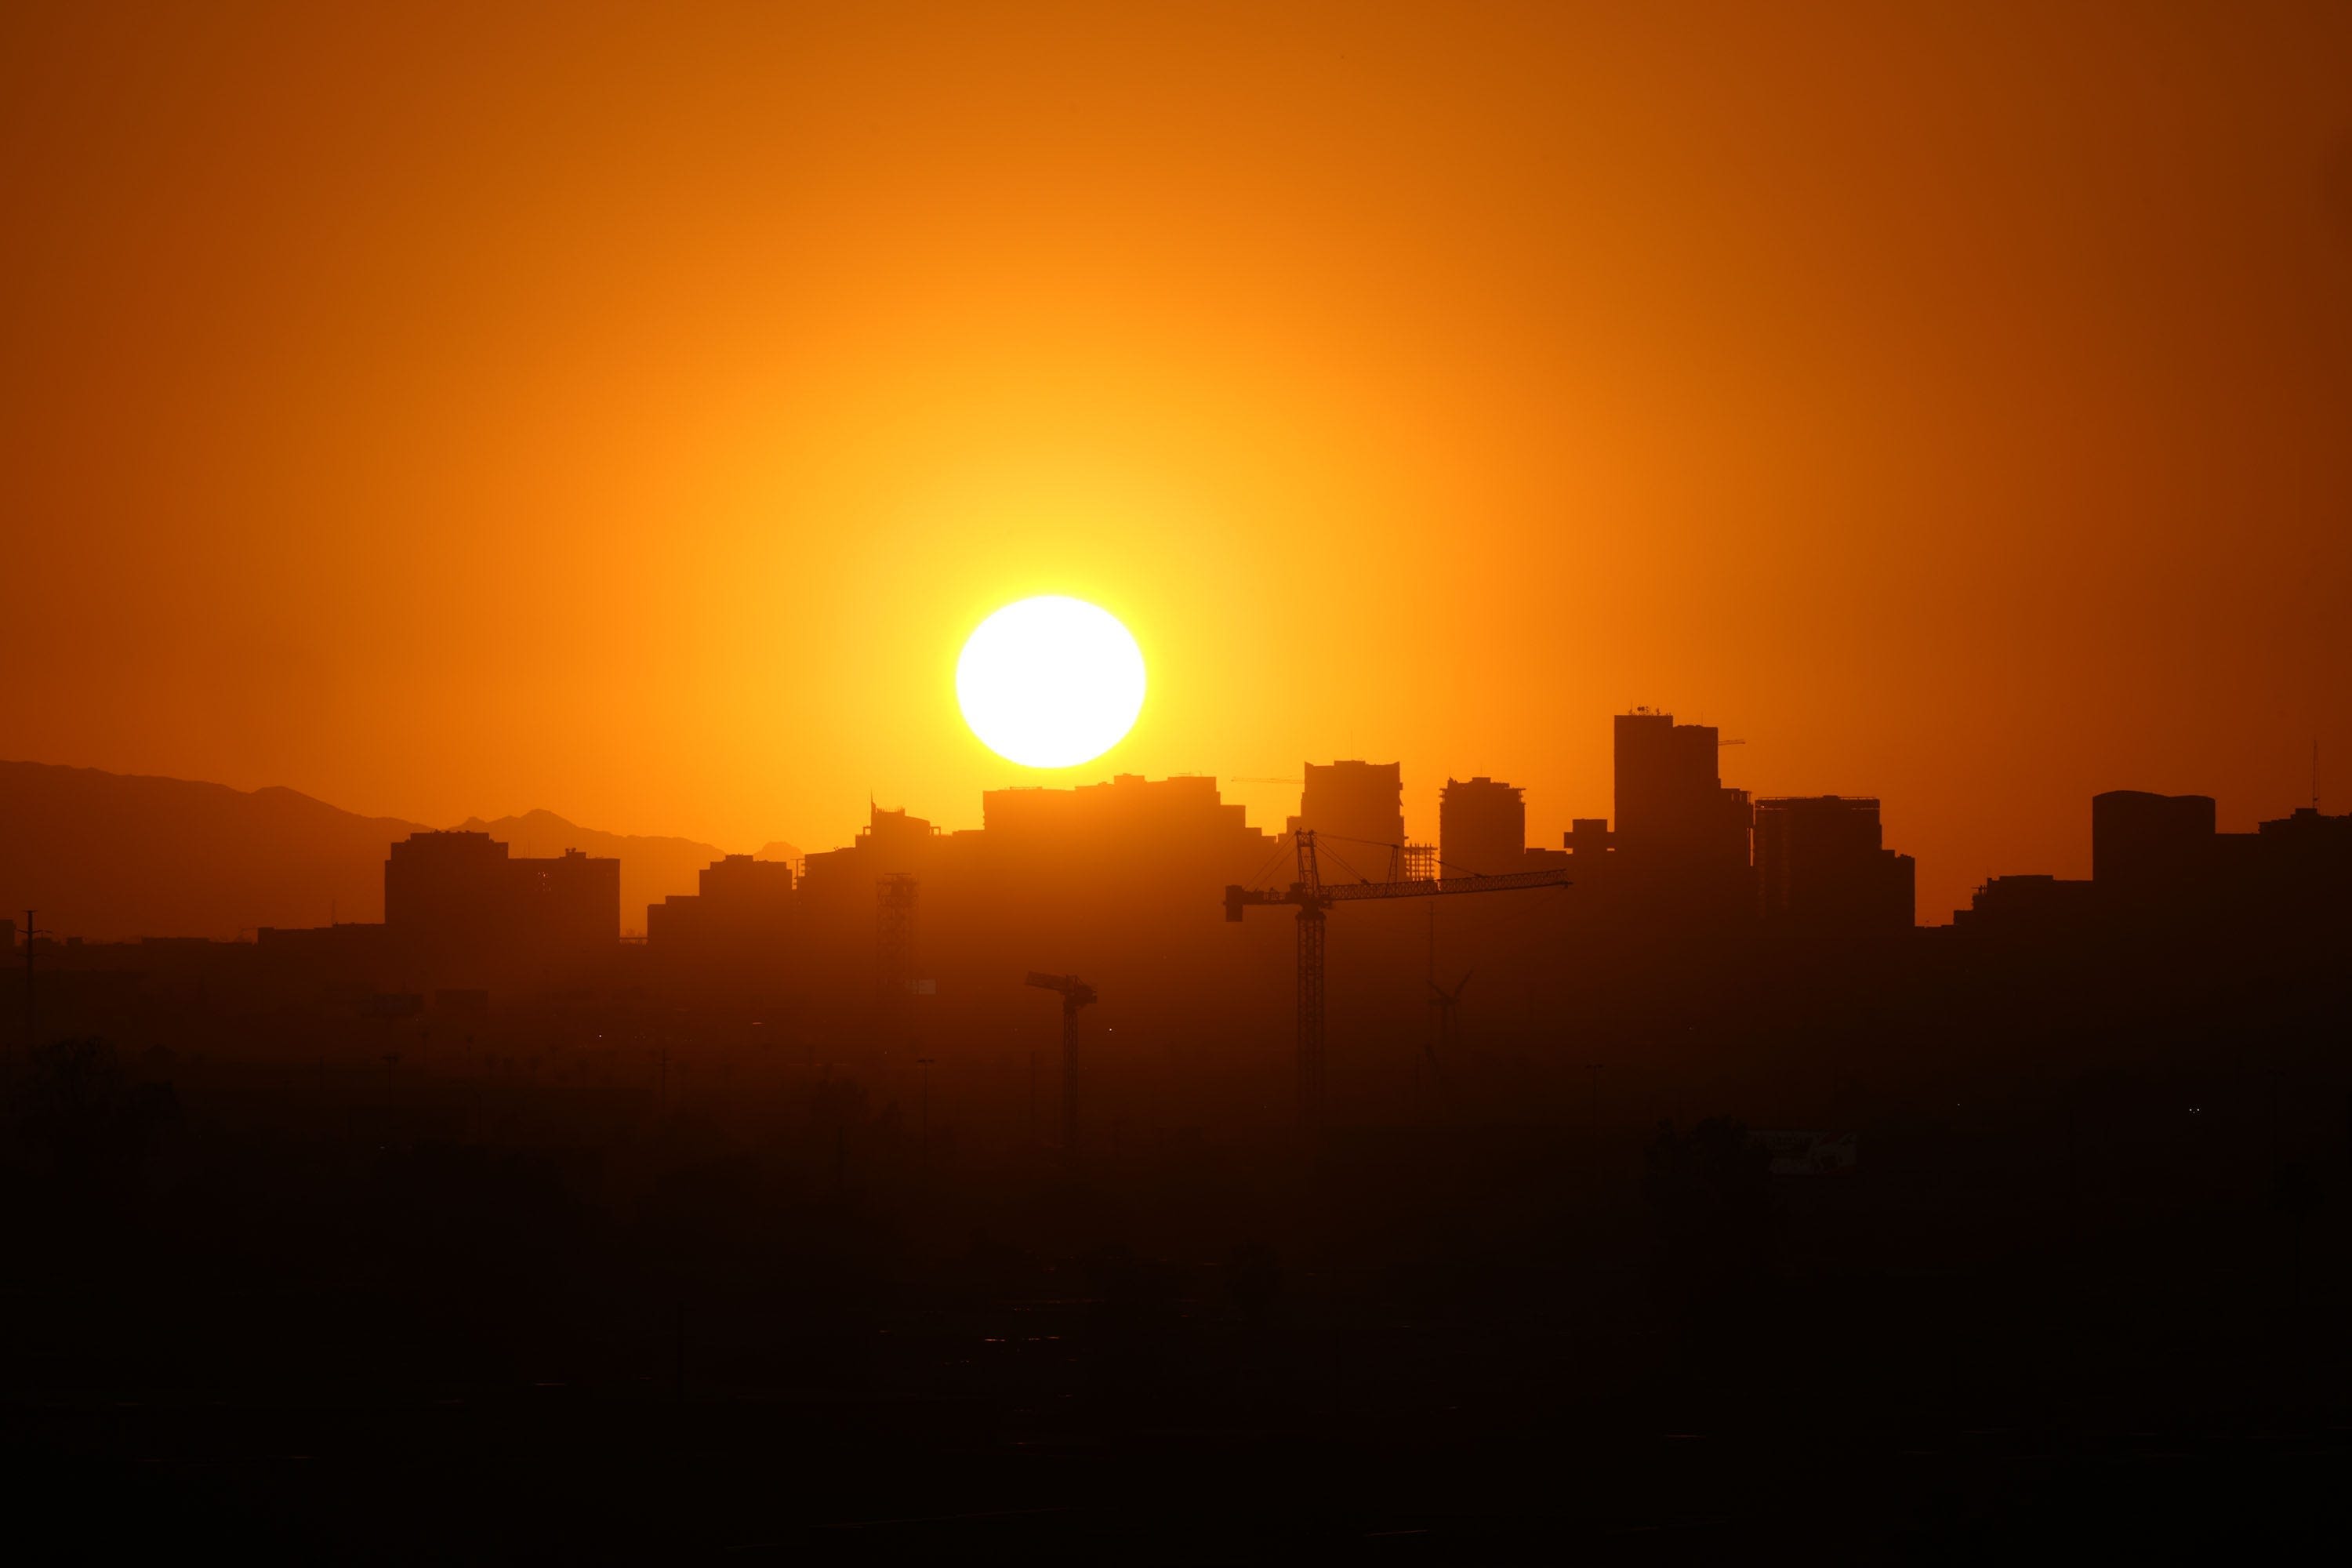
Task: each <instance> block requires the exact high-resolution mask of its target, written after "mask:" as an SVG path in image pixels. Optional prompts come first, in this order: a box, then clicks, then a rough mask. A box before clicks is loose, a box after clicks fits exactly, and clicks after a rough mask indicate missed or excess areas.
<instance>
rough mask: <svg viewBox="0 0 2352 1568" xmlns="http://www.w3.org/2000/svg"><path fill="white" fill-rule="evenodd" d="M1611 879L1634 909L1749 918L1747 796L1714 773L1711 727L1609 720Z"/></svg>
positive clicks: (1647, 713)
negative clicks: (1613, 804) (1613, 803)
mask: <svg viewBox="0 0 2352 1568" xmlns="http://www.w3.org/2000/svg"><path fill="white" fill-rule="evenodd" d="M1615 740H1616V757H1615V764H1616V784H1617V826H1616V830H1615V834H1614V839H1615V842H1614V846H1613V853H1612V857H1611V858H1612V862H1613V867H1612V869H1613V872H1614V874H1615V876H1616V878H1617V879H1618V881H1619V882H1620V884H1621V885H1622V887H1623V888H1624V889H1625V891H1626V893H1627V894H1628V895H1629V896H1631V897H1633V898H1635V899H1637V900H1641V901H1643V902H1645V903H1654V904H1659V905H1664V906H1666V907H1670V908H1676V909H1680V910H1684V911H1685V912H1690V913H1697V912H1702V911H1704V912H1706V913H1709V914H1715V915H1723V916H1736V915H1738V914H1741V913H1744V912H1746V911H1747V910H1748V909H1750V908H1751V907H1752V906H1751V901H1750V897H1749V885H1748V792H1747V791H1745V790H1738V789H1727V788H1726V787H1724V784H1723V780H1722V779H1721V777H1720V776H1719V775H1718V774H1717V770H1716V752H1717V743H1718V740H1719V736H1718V733H1717V730H1716V728H1715V726H1714V725H1712V724H1677V723H1675V719H1674V715H1673V714H1671V713H1658V712H1653V711H1651V710H1646V709H1636V710H1633V712H1631V713H1620V714H1618V715H1617V720H1616V735H1615Z"/></svg>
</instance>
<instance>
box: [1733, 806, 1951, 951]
mask: <svg viewBox="0 0 2352 1568" xmlns="http://www.w3.org/2000/svg"><path fill="white" fill-rule="evenodd" d="M1755 816H1756V828H1755V833H1756V889H1757V903H1758V910H1759V914H1760V915H1761V916H1762V918H1763V920H1764V921H1765V922H1766V923H1767V924H1770V925H1780V926H1790V927H1796V928H1801V929H1807V930H1814V931H1902V930H1906V929H1908V928H1909V927H1910V926H1911V925H1912V924H1914V923H1915V920H1916V912H1915V910H1914V909H1913V901H1914V899H1915V896H1916V883H1917V867H1916V865H1915V864H1914V862H1913V861H1912V858H1911V857H1910V856H1908V855H1897V854H1895V852H1894V851H1893V850H1891V849H1888V848H1887V847H1885V844H1884V842H1883V841H1882V837H1883V836H1882V830H1881V828H1880V826H1879V819H1878V802H1877V801H1875V800H1873V799H1869V798H1866V797H1864V796H1859V795H1806V796H1800V797H1796V798H1787V799H1777V800H1759V801H1758V802H1757V803H1756V814H1755Z"/></svg>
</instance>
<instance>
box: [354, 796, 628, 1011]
mask: <svg viewBox="0 0 2352 1568" xmlns="http://www.w3.org/2000/svg"><path fill="white" fill-rule="evenodd" d="M383 921H384V931H385V934H386V936H387V937H388V938H389V939H390V940H391V941H392V942H393V943H394V947H395V949H396V951H397V952H399V953H400V955H401V956H402V958H403V959H404V961H405V962H407V963H411V964H413V965H415V966H416V967H417V968H418V970H419V975H418V978H419V979H420V981H422V982H425V983H430V984H460V983H462V984H489V983H491V982H492V981H494V980H495V981H499V982H512V981H516V980H538V979H548V978H552V977H555V976H557V975H559V974H563V973H580V972H582V971H583V970H584V969H585V968H586V966H587V965H589V964H591V963H594V962H595V961H596V960H597V959H599V958H601V957H604V956H605V955H607V954H608V953H609V952H612V951H613V950H614V949H615V948H617V946H618V944H619V942H620V938H621V863H620V862H619V861H618V860H614V859H609V858H602V857H595V856H590V855H585V854H583V853H582V852H581V851H579V850H577V849H570V850H566V851H565V852H564V853H563V854H562V855H561V856H557V857H554V858H549V859H525V858H509V855H508V853H507V846H505V845H504V844H501V843H499V841H497V840H496V839H494V838H492V837H490V836H489V835H488V834H487V833H466V832H452V833H415V834H411V835H410V836H409V837H406V838H404V839H402V840H401V841H400V842H399V843H397V844H394V846H393V847H392V850H391V854H390V855H389V857H388V858H386V859H385V861H384V864H383Z"/></svg>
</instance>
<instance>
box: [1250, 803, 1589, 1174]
mask: <svg viewBox="0 0 2352 1568" xmlns="http://www.w3.org/2000/svg"><path fill="white" fill-rule="evenodd" d="M1296 838H1297V846H1296V847H1297V860H1298V879H1297V881H1295V882H1293V883H1291V884H1290V886H1289V887H1287V888H1244V887H1242V886H1240V885H1239V884H1238V883H1236V884H1234V885H1231V886H1229V887H1227V888H1226V889H1225V919H1227V920H1229V921H1238V920H1240V919H1241V918H1242V911H1243V910H1245V909H1248V908H1250V907H1251V906H1252V905H1261V904H1267V905H1270V904H1287V905H1289V906H1290V907H1291V908H1292V909H1295V910H1297V911H1298V1120H1299V1121H1300V1123H1301V1124H1302V1125H1303V1126H1305V1127H1306V1128H1307V1130H1308V1131H1315V1130H1317V1129H1319V1128H1320V1127H1321V1126H1322V1125H1323V917H1324V914H1325V912H1326V911H1327V910H1330V909H1331V908H1332V906H1334V905H1336V904H1352V903H1360V902H1362V901H1364V900H1370V899H1426V898H1433V897H1439V896H1444V895H1450V894H1455V893H1508V892H1517V891H1518V890H1520V889H1526V888H1565V887H1567V886H1568V885H1569V882H1568V878H1567V876H1566V875H1565V874H1564V873H1562V872H1559V871H1512V872H1507V873H1506V874H1504V875H1502V876H1499V877H1440V878H1437V879H1432V880H1424V881H1394V880H1391V881H1386V882H1372V881H1359V882H1326V881H1324V880H1323V876H1322V871H1321V868H1319V867H1318V864H1317V862H1316V855H1315V832H1314V830H1313V829H1312V828H1302V829H1300V830H1299V832H1298V833H1297V835H1296ZM1454 992H1455V994H1457V995H1458V994H1460V992H1461V987H1460V986H1458V985H1457V986H1456V987H1454Z"/></svg>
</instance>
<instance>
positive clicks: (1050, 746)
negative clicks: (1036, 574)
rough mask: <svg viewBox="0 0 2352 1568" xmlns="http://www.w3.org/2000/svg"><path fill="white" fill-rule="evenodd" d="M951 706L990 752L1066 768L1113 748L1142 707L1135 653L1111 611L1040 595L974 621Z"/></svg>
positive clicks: (1028, 763)
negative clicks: (957, 705) (976, 626)
mask: <svg viewBox="0 0 2352 1568" xmlns="http://www.w3.org/2000/svg"><path fill="white" fill-rule="evenodd" d="M956 700H957V701H958V702H959V703H960V704H961V705H962V708H963V720H964V722H965V723H967V724H969V725H971V732H972V733H973V734H975V735H978V736H979V737H980V738H981V741H982V743H983V744H985V745H986V746H987V747H988V749H989V750H990V751H992V752H995V753H996V754H997V755H998V756H1000V757H1003V758H1005V759H1006V760H1007V761H1009V762H1015V763H1021V764H1022V765H1023V766H1024V767H1031V768H1073V767H1076V766H1077V765H1078V764H1079V763H1087V762H1092V761H1093V760H1094V759H1095V758H1097V757H1099V756H1101V755H1102V754H1103V753H1104V752H1108V751H1109V750H1110V749H1111V748H1112V747H1113V746H1115V745H1117V744H1118V742H1119V741H1120V740H1121V739H1122V738H1124V737H1125V735H1126V734H1127V732H1128V731H1129V730H1131V729H1133V728H1135V720H1136V716H1137V715H1138V714H1139V713H1141V712H1142V711H1143V650H1142V649H1141V648H1139V647H1137V646H1136V644H1135V638H1134V637H1131V636H1129V634H1128V629H1127V628H1126V627H1125V626H1120V625H1119V624H1118V619H1117V617H1115V616H1112V615H1111V614H1110V612H1109V611H1108V610H1105V609H1102V608H1100V607H1098V606H1097V605H1089V604H1087V602H1086V601H1085V600H1084V599H1070V598H1065V597H1063V596H1061V595H1046V596H1045V597H1043V598H1036V599H1023V600H1021V601H1020V602H1019V603H1017V604H1011V605H1005V606H1004V608H1003V609H1001V610H999V611H997V612H996V614H994V615H992V616H989V617H988V619H986V620H984V621H982V622H981V623H980V628H979V629H978V630H977V631H975V632H973V633H972V634H971V640H970V641H968V642H966V643H965V644H964V645H963V657H962V658H959V659H957V660H956Z"/></svg>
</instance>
